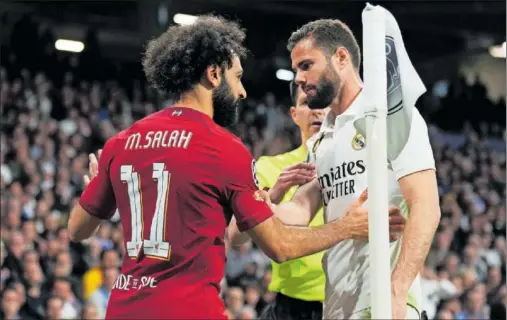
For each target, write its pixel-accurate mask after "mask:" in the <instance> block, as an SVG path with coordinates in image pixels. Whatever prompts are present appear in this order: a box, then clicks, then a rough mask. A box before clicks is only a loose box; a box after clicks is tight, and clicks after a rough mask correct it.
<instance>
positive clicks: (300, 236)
mask: <svg viewBox="0 0 507 320" xmlns="http://www.w3.org/2000/svg"><path fill="white" fill-rule="evenodd" d="M347 229H348V228H347V226H345V225H344V224H342V223H340V222H339V221H335V222H332V223H329V224H326V225H324V226H321V227H317V228H309V227H296V226H286V225H282V227H281V228H279V230H278V237H277V241H278V244H277V245H276V246H274V249H275V252H273V256H274V257H275V258H274V259H275V261H276V262H278V263H281V262H285V261H288V260H292V259H297V258H301V257H304V256H308V255H311V254H314V253H317V252H320V251H323V250H327V249H329V248H331V247H332V246H334V245H335V244H337V243H339V242H341V241H343V240H345V239H349V238H350V236H349V234H348V230H347Z"/></svg>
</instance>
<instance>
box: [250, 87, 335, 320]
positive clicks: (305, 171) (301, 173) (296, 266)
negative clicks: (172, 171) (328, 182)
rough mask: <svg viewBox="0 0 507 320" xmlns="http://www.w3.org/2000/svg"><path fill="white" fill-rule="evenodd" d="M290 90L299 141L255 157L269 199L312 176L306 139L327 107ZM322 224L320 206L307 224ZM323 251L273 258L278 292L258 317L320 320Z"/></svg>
mask: <svg viewBox="0 0 507 320" xmlns="http://www.w3.org/2000/svg"><path fill="white" fill-rule="evenodd" d="M290 93H291V99H292V103H293V104H294V106H293V107H291V108H290V113H291V116H292V119H293V120H294V122H295V123H296V125H297V126H298V127H299V129H300V131H301V145H300V146H299V147H298V148H297V149H295V150H292V151H290V152H287V153H284V154H279V155H276V156H265V157H260V158H259V160H258V161H257V178H258V182H259V187H260V189H264V190H268V189H270V199H271V202H272V203H275V204H278V203H280V202H283V201H288V200H290V199H291V198H292V196H293V195H294V192H295V191H296V189H297V186H299V185H302V184H305V183H306V182H309V181H311V180H312V179H313V178H314V176H315V169H314V167H313V165H310V164H307V163H305V161H306V159H307V153H308V152H307V142H308V140H309V139H310V138H311V137H312V136H313V135H314V134H316V133H317V132H318V131H319V129H320V125H321V124H322V121H323V119H324V116H325V113H326V111H327V109H323V110H311V109H310V108H309V107H308V105H307V102H306V95H305V93H304V92H303V91H302V90H301V88H298V86H297V85H296V84H295V83H294V82H291V85H290ZM323 224H324V214H323V209H322V208H320V210H319V211H318V213H317V214H316V215H315V217H314V218H313V220H312V221H311V223H310V226H313V227H315V226H321V225H323ZM323 254H324V252H320V253H316V254H313V255H311V256H307V257H304V258H300V259H296V260H292V261H288V262H284V263H282V264H277V263H275V262H272V280H271V283H270V285H269V290H270V291H272V292H277V296H276V299H275V301H273V302H272V303H270V304H269V305H267V306H266V308H265V309H264V310H263V312H262V314H261V315H260V317H259V318H260V319H273V320H274V319H277V320H292V319H294V320H296V319H303V320H306V319H308V320H313V319H315V320H317V319H318V320H321V319H322V301H324V294H325V282H326V279H325V275H324V271H323V269H322V257H323Z"/></svg>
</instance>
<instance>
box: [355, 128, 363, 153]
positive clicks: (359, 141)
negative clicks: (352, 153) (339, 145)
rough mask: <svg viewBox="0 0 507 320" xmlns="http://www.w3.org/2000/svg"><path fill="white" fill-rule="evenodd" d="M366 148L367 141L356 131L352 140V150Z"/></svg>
mask: <svg viewBox="0 0 507 320" xmlns="http://www.w3.org/2000/svg"><path fill="white" fill-rule="evenodd" d="M364 147H366V139H365V138H364V137H363V136H362V135H361V134H360V133H359V131H357V130H356V134H355V135H354V137H353V138H352V149H354V150H362V149H364Z"/></svg>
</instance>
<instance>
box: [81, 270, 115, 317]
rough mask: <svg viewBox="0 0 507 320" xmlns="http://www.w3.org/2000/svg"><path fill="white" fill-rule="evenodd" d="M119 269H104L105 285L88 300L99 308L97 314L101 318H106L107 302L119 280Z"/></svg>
mask: <svg viewBox="0 0 507 320" xmlns="http://www.w3.org/2000/svg"><path fill="white" fill-rule="evenodd" d="M118 275H119V271H118V267H109V268H105V269H103V283H102V285H101V286H100V287H99V288H98V289H97V290H95V291H94V292H93V293H92V294H91V295H90V298H89V299H88V301H89V303H90V304H92V305H94V306H96V307H97V312H98V314H99V316H100V317H101V318H104V317H105V316H106V309H107V302H108V301H109V296H110V295H111V290H112V289H113V286H114V283H115V282H116V278H118Z"/></svg>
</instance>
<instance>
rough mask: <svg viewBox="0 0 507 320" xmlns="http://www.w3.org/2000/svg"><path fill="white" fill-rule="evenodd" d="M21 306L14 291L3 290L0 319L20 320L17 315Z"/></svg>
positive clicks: (19, 298)
mask: <svg viewBox="0 0 507 320" xmlns="http://www.w3.org/2000/svg"><path fill="white" fill-rule="evenodd" d="M21 305H22V304H21V297H19V295H18V293H17V292H16V289H14V288H7V289H5V290H4V292H3V294H2V310H0V312H1V315H2V319H6V320H21V319H22V317H21V316H20V314H19V311H20V309H21Z"/></svg>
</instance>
